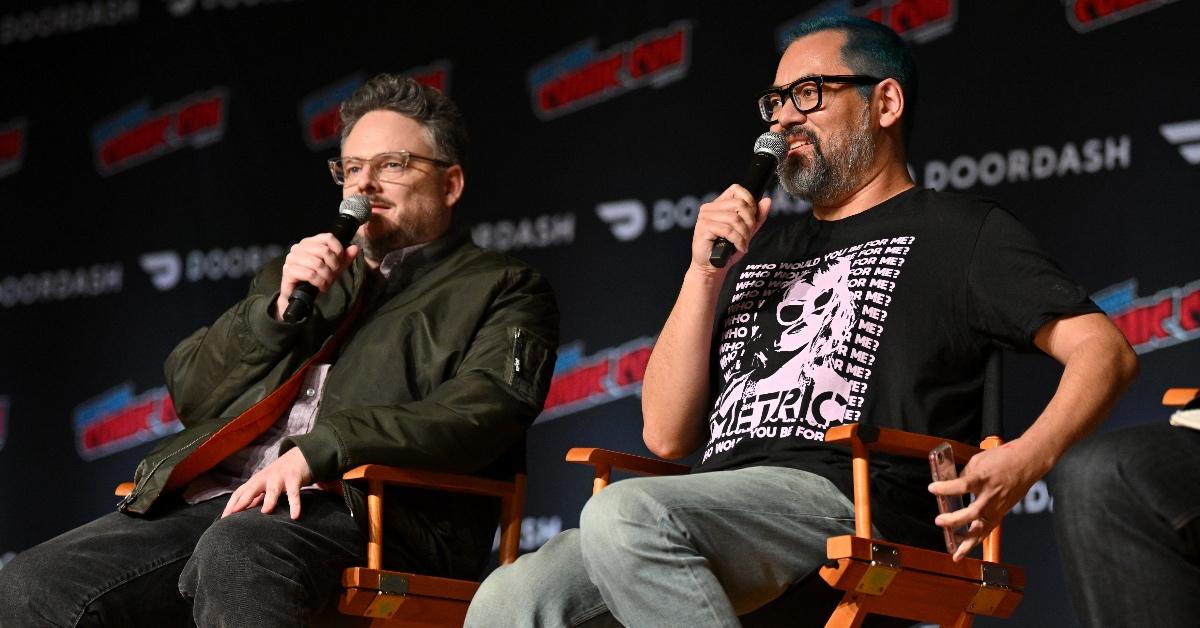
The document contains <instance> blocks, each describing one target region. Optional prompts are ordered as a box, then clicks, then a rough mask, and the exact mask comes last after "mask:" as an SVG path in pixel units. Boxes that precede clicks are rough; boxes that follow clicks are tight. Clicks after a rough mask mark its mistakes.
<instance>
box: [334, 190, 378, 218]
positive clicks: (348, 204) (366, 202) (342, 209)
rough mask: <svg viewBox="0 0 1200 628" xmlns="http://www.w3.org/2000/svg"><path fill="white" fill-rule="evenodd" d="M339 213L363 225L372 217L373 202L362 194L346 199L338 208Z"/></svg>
mask: <svg viewBox="0 0 1200 628" xmlns="http://www.w3.org/2000/svg"><path fill="white" fill-rule="evenodd" d="M338 213H339V214H345V215H347V216H349V217H351V218H353V219H354V220H356V221H358V224H360V225H361V224H362V223H364V222H366V221H367V219H368V218H370V217H371V201H370V199H368V198H367V197H366V196H364V195H362V194H359V195H356V196H351V197H349V198H344V199H342V204H341V205H339V206H338Z"/></svg>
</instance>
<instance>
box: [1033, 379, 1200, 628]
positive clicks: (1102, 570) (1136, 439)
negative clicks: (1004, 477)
mask: <svg viewBox="0 0 1200 628" xmlns="http://www.w3.org/2000/svg"><path fill="white" fill-rule="evenodd" d="M1189 408H1196V410H1195V411H1196V412H1200V397H1197V398H1196V399H1194V400H1193V401H1192V402H1191V404H1189ZM1050 487H1051V489H1052V490H1053V491H1054V528H1055V533H1056V536H1057V538H1058V549H1059V552H1060V553H1061V554H1062V559H1063V568H1064V571H1065V574H1064V575H1065V576H1066V581H1067V589H1068V590H1070V592H1071V603H1072V605H1073V606H1074V607H1075V613H1076V614H1077V615H1078V617H1079V622H1080V625H1082V626H1155V627H1156V628H1176V627H1178V628H1185V627H1190V626H1195V625H1196V622H1197V619H1198V618H1200V489H1198V488H1197V487H1200V431H1198V430H1196V429H1194V428H1192V427H1184V426H1173V425H1169V424H1167V423H1166V422H1165V421H1164V422H1163V423H1155V424H1150V425H1139V426H1136V427H1128V428H1123V429H1118V430H1114V431H1111V432H1106V433H1104V434H1099V435H1097V436H1095V437H1094V438H1090V439H1088V440H1085V441H1084V442H1082V443H1080V444H1079V446H1078V447H1076V448H1074V449H1072V450H1071V451H1070V452H1068V453H1067V455H1066V456H1064V457H1063V459H1062V460H1060V461H1059V463H1058V466H1056V467H1055V469H1054V472H1053V473H1052V474H1050Z"/></svg>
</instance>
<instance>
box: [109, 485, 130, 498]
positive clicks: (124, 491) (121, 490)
mask: <svg viewBox="0 0 1200 628" xmlns="http://www.w3.org/2000/svg"><path fill="white" fill-rule="evenodd" d="M132 492H133V482H121V483H120V484H118V485H117V488H115V489H113V495H116V496H117V497H125V496H126V495H128V494H130V493H132Z"/></svg>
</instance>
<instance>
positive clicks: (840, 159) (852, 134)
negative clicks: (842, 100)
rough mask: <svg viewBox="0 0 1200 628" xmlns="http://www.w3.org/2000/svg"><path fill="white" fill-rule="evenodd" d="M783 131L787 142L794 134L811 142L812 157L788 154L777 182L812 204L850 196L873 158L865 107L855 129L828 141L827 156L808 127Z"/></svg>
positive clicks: (780, 168)
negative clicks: (841, 136)
mask: <svg viewBox="0 0 1200 628" xmlns="http://www.w3.org/2000/svg"><path fill="white" fill-rule="evenodd" d="M785 134H786V135H787V137H788V141H789V142H790V141H791V140H792V138H793V137H795V136H802V137H804V138H805V139H806V140H807V141H808V142H809V143H810V144H811V145H812V157H807V156H802V155H788V156H787V157H786V158H785V159H784V160H783V161H782V162H780V164H779V167H778V169H777V174H778V175H779V184H780V185H782V186H783V189H785V190H787V192H788V194H791V195H792V196H795V197H796V198H802V199H805V200H807V201H810V202H812V203H813V204H814V205H831V204H834V203H836V202H837V201H840V200H841V199H843V198H846V197H847V196H849V195H850V193H851V192H853V191H854V190H855V189H856V188H857V187H858V185H859V180H860V179H861V178H862V174H863V172H864V171H865V170H866V168H867V166H868V165H869V164H870V163H871V162H872V161H873V160H874V159H875V144H874V142H873V140H872V138H871V112H870V110H869V109H866V108H864V109H863V115H862V119H861V120H860V122H859V126H858V128H856V129H851V130H850V131H849V132H848V133H847V134H846V135H845V136H844V137H843V138H836V137H835V138H832V139H831V140H830V142H829V146H828V152H829V156H828V157H826V155H825V150H823V149H822V146H821V140H820V139H819V138H817V136H816V134H815V133H813V132H812V131H811V130H809V129H806V128H803V127H792V128H791V129H789V130H787V131H786V132H785ZM839 140H840V141H839Z"/></svg>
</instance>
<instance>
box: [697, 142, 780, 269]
mask: <svg viewBox="0 0 1200 628" xmlns="http://www.w3.org/2000/svg"><path fill="white" fill-rule="evenodd" d="M777 163H778V162H777V161H776V159H775V156H774V155H772V154H770V153H754V157H753V158H752V159H751V160H750V168H749V169H747V170H746V176H745V177H742V181H741V183H742V187H744V188H746V190H747V191H749V192H750V195H751V196H753V197H754V199H755V200H758V199H759V197H761V196H762V194H763V192H764V191H766V189H767V181H769V180H770V179H771V175H772V174H773V173H774V172H775V165H776V164H777ZM733 250H734V247H733V244H731V243H730V242H729V240H726V239H725V238H717V239H716V240H713V247H712V252H711V253H709V255H708V263H709V264H712V265H713V266H715V267H716V268H725V264H727V263H729V256H730V255H732V254H733Z"/></svg>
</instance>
